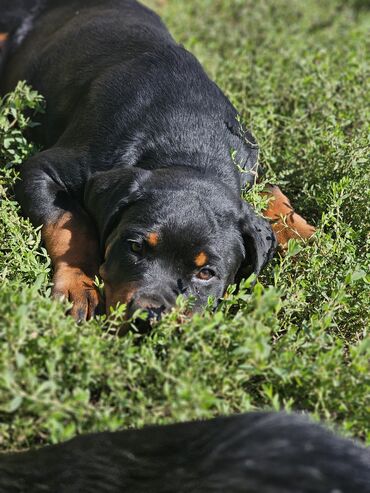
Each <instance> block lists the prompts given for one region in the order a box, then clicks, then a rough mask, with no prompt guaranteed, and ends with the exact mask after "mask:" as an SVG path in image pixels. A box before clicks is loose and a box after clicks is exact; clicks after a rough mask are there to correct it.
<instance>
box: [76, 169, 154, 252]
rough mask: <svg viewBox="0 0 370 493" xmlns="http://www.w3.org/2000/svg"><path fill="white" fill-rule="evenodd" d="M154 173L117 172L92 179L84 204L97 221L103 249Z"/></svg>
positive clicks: (131, 170) (107, 172)
mask: <svg viewBox="0 0 370 493" xmlns="http://www.w3.org/2000/svg"><path fill="white" fill-rule="evenodd" d="M147 175H150V171H147V170H142V169H137V168H136V169H129V170H122V169H113V170H110V171H103V172H98V173H95V174H94V175H92V177H91V178H90V179H89V181H88V182H87V184H86V188H85V193H84V204H85V207H86V209H87V211H88V212H89V213H90V214H91V216H92V217H93V218H94V219H95V222H96V224H97V227H98V230H99V236H100V241H101V245H102V246H103V245H104V243H105V240H106V238H107V237H108V235H109V233H110V232H111V231H112V229H113V228H114V227H115V225H116V224H117V222H118V221H119V219H120V216H121V212H122V210H123V209H124V208H125V207H127V206H129V205H130V204H133V203H134V202H136V201H137V200H138V199H139V198H140V196H141V186H142V183H143V182H144V181H145V180H146V178H147Z"/></svg>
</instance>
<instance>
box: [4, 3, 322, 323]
mask: <svg viewBox="0 0 370 493" xmlns="http://www.w3.org/2000/svg"><path fill="white" fill-rule="evenodd" d="M15 3H16V4H17V5H18V10H17V12H18V14H17V16H18V17H17V16H15V15H14V13H13V15H12V14H11V11H12V5H13V4H12V2H5V5H8V7H7V8H4V10H3V12H1V16H0V17H2V21H1V22H2V29H6V19H7V18H8V19H10V20H11V22H10V21H9V23H10V24H9V29H8V30H9V31H11V32H9V33H8V34H9V35H7V36H5V35H3V37H2V38H0V40H2V44H3V53H4V55H3V62H2V74H1V81H0V89H1V92H2V94H5V93H7V92H8V91H11V90H12V89H14V87H15V85H16V84H17V82H18V81H19V80H23V79H24V80H26V81H27V82H28V83H29V84H31V85H32V86H33V87H34V88H35V89H36V90H38V91H39V92H40V93H41V94H42V95H43V96H44V97H45V99H46V103H47V106H46V112H45V114H44V115H43V116H42V117H40V123H41V126H39V127H36V128H34V129H33V131H32V135H31V137H32V139H33V140H34V141H35V142H36V143H38V144H40V146H42V147H43V148H44V150H43V151H42V152H39V153H38V154H36V155H35V156H33V157H32V158H31V159H29V160H28V161H27V162H25V163H24V164H23V165H22V167H21V181H20V182H19V183H18V186H17V188H16V196H17V199H18V200H19V202H20V204H21V206H22V209H23V211H24V213H25V214H26V215H27V216H28V217H29V218H30V219H31V221H32V222H33V224H34V225H35V226H39V225H43V228H42V237H43V240H44V242H45V245H46V248H47V251H48V253H49V255H50V257H51V260H52V264H53V267H54V279H53V282H54V288H53V289H54V296H56V297H63V298H66V299H68V300H69V301H71V302H72V303H73V308H72V310H71V313H72V315H73V316H74V317H75V318H76V319H77V320H85V319H89V318H90V317H92V316H93V315H94V313H95V311H96V310H97V307H98V305H99V294H98V291H97V289H96V287H95V284H94V279H95V276H96V275H98V274H99V273H100V276H101V277H102V279H103V280H104V284H105V295H106V310H107V311H108V312H109V308H110V307H111V306H115V305H116V304H117V302H121V303H127V305H128V314H132V313H133V312H135V311H136V310H137V309H138V308H140V309H144V310H147V311H148V313H149V316H152V317H159V316H160V314H161V313H162V312H163V311H164V310H167V309H168V308H170V307H172V306H173V305H174V303H175V300H176V298H177V296H178V295H179V294H183V295H184V296H186V297H188V296H192V297H193V298H194V299H195V304H194V307H193V310H199V309H201V308H202V307H203V306H204V305H205V304H206V303H207V300H208V298H209V297H210V296H212V297H213V298H214V299H215V300H218V299H219V298H221V297H222V296H223V294H224V292H225V290H226V288H227V286H228V285H229V284H230V283H232V282H234V281H238V280H239V279H241V278H242V277H248V276H249V275H250V274H251V273H253V272H254V273H255V274H258V273H259V272H260V271H261V270H262V268H263V267H264V266H265V264H266V263H267V262H268V261H269V260H270V259H271V258H272V256H273V254H274V252H275V249H276V246H277V242H276V237H277V240H278V241H279V242H280V243H281V244H283V243H285V242H286V241H287V240H288V239H289V238H290V237H303V238H307V237H309V236H311V235H312V233H313V231H314V230H313V228H312V227H311V226H309V225H308V224H307V223H306V222H305V221H304V219H302V218H301V217H300V216H298V214H296V213H295V212H294V210H293V209H292V207H291V205H290V203H289V200H288V199H287V198H286V197H285V196H284V195H283V194H282V193H281V192H280V190H279V189H278V188H277V187H273V188H272V189H271V190H270V192H269V193H270V194H271V195H272V196H273V197H274V199H275V200H273V201H272V204H271V207H270V208H269V209H268V210H267V211H266V214H265V215H266V217H268V218H271V219H273V220H274V221H275V222H274V224H273V226H272V227H271V225H270V224H269V222H268V221H266V220H265V219H263V218H261V217H260V216H258V215H257V214H256V213H255V212H254V211H253V209H252V208H251V207H250V206H249V205H248V204H247V203H246V202H244V201H243V200H242V199H241V197H240V193H241V189H242V188H244V187H246V186H252V185H253V184H254V183H255V180H256V177H257V175H258V171H259V170H258V147H257V144H256V142H255V140H254V138H253V136H252V135H251V133H250V132H249V131H247V130H245V129H244V128H243V127H242V125H241V124H240V123H239V116H238V113H237V111H236V109H235V108H234V107H233V106H232V104H231V103H230V102H229V101H228V99H227V98H226V97H225V95H224V94H223V93H222V92H221V90H220V89H219V88H218V87H217V86H216V84H215V83H213V82H212V81H211V80H210V79H209V78H208V77H207V75H206V73H205V72H204V70H203V69H202V67H201V66H200V64H199V63H198V61H197V60H196V59H195V58H194V57H193V56H192V55H191V54H190V53H189V52H187V51H186V50H185V49H184V48H183V47H182V46H180V45H178V44H176V42H175V41H174V40H173V38H172V37H171V35H170V34H169V32H168V30H167V29H166V27H165V26H164V24H163V23H162V22H161V20H160V19H159V17H158V16H157V15H156V14H154V12H152V11H151V10H149V9H147V8H146V7H144V6H142V5H141V4H139V3H138V2H136V1H135V0H104V1H102V0H89V2H86V1H83V0H66V1H60V0H44V1H37V0H33V1H32V0H24V1H23V2H22V1H18V2H15ZM19 5H20V7H23V12H24V15H19V11H21V12H22V8H20V7H19ZM13 9H14V7H13ZM15 18H18V19H19V23H18V25H17V23H16V22H15V20H14V19H15ZM12 28H14V29H13V30H12ZM232 151H233V153H236V160H237V162H238V163H239V164H240V168H241V171H242V172H240V170H239V169H238V167H237V166H236V164H235V162H234V160H233V159H232V157H231V154H232ZM272 228H273V229H274V231H275V235H276V237H275V235H274V233H273V231H272Z"/></svg>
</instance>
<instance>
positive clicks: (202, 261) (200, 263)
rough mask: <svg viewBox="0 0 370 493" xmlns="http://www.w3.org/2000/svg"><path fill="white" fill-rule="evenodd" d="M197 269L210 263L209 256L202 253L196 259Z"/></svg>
mask: <svg viewBox="0 0 370 493" xmlns="http://www.w3.org/2000/svg"><path fill="white" fill-rule="evenodd" d="M194 262H195V265H196V266H197V267H203V266H204V265H206V263H207V262H208V255H207V254H206V253H205V252H200V253H198V255H197V256H196V257H195V259H194Z"/></svg>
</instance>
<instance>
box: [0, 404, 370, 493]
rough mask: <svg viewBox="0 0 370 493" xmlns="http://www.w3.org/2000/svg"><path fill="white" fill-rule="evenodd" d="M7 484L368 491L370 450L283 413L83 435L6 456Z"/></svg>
mask: <svg viewBox="0 0 370 493" xmlns="http://www.w3.org/2000/svg"><path fill="white" fill-rule="evenodd" d="M0 492H1V493H21V492H22V493H44V492H45V493H47V492H50V493H77V492H78V493H92V492H96V493H98V492H99V493H100V492H101V493H103V492H106V493H108V492H109V493H114V492H117V493H119V492H120V493H144V492H145V493H221V492H222V493H369V492H370V453H369V451H368V450H367V449H364V448H360V447H358V446H356V445H354V444H353V443H352V442H350V441H348V440H344V439H341V438H337V437H335V436H334V435H333V434H331V433H329V432H328V431H326V430H325V429H323V428H322V427H320V426H318V425H314V424H312V423H310V422H309V421H307V420H305V419H303V418H301V417H298V416H294V415H292V416H289V415H286V414H282V413H281V414H280V413H277V414H275V413H250V414H245V415H240V416H234V417H230V418H217V419H213V420H210V421H203V422H193V423H184V424H176V425H170V426H162V427H148V428H144V429H142V430H139V431H138V430H132V431H131V430H129V431H123V432H116V433H100V434H95V435H87V436H81V437H78V438H75V439H73V440H71V441H70V442H67V443H64V444H62V445H56V446H52V447H46V448H43V449H41V450H37V451H31V452H26V453H20V454H12V455H3V456H1V455H0Z"/></svg>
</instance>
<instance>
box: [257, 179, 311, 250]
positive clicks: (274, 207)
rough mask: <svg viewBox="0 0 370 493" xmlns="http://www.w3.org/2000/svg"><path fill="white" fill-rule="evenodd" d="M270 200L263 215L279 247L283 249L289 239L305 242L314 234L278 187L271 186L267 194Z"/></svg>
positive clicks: (309, 225)
mask: <svg viewBox="0 0 370 493" xmlns="http://www.w3.org/2000/svg"><path fill="white" fill-rule="evenodd" d="M267 195H268V196H269V197H271V200H270V202H269V205H268V208H267V210H265V211H264V213H263V215H264V216H265V217H266V218H268V219H270V221H271V227H272V229H273V231H274V233H275V236H276V239H277V241H278V244H279V247H280V248H282V249H284V248H286V246H287V243H288V241H289V240H291V239H293V238H294V239H302V240H307V239H309V238H311V236H312V235H313V234H314V233H315V231H316V230H315V228H314V227H313V226H311V224H309V223H308V222H307V221H306V220H305V219H304V218H303V217H302V216H300V215H299V214H297V213H296V212H295V210H294V209H293V207H292V205H291V203H290V200H289V199H288V197H287V196H286V195H284V194H283V193H282V191H281V190H280V188H279V187H277V186H271V187H270V188H269V191H268V193H267Z"/></svg>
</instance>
